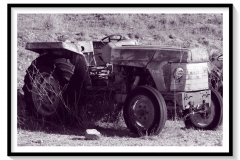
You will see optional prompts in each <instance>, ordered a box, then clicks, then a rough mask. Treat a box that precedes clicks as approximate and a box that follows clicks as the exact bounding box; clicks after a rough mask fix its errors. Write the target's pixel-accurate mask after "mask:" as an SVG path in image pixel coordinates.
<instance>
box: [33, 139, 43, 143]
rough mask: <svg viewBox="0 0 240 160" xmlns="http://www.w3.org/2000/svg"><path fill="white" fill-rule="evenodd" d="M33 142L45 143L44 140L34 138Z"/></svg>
mask: <svg viewBox="0 0 240 160" xmlns="http://www.w3.org/2000/svg"><path fill="white" fill-rule="evenodd" d="M32 143H39V144H41V143H43V140H33V141H32Z"/></svg>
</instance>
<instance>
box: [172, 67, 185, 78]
mask: <svg viewBox="0 0 240 160" xmlns="http://www.w3.org/2000/svg"><path fill="white" fill-rule="evenodd" d="M182 76H183V69H182V68H176V69H175V70H174V72H173V77H174V78H175V79H179V78H181V77H182Z"/></svg>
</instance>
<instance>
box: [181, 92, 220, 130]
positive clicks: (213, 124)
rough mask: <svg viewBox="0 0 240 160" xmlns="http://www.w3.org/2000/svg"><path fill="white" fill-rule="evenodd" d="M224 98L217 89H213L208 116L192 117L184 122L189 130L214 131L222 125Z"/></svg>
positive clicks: (194, 115) (197, 115)
mask: <svg viewBox="0 0 240 160" xmlns="http://www.w3.org/2000/svg"><path fill="white" fill-rule="evenodd" d="M222 101H223V100H222V96H221V95H220V93H218V92H217V91H216V90H215V89H213V88H212V89H211V106H210V107H209V109H208V110H207V116H204V115H203V114H204V113H196V114H192V115H190V117H189V118H187V119H186V120H185V121H184V122H185V125H186V127H187V128H190V127H192V128H196V129H205V130H214V129H216V128H217V127H218V126H219V125H221V124H222V118H223V111H222V108H223V102H222Z"/></svg>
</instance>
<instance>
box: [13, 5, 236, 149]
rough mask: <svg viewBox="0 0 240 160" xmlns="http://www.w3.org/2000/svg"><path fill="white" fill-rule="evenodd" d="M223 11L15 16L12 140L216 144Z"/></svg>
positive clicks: (21, 143)
mask: <svg viewBox="0 0 240 160" xmlns="http://www.w3.org/2000/svg"><path fill="white" fill-rule="evenodd" d="M227 7H228V6H227ZM142 9H144V8H142ZM229 14H230V13H229ZM223 17H224V13H222V12H217V13H216V12H213V13H208V12H207V13H202V12H200V13H188V12H186V13H175V12H172V13H164V12H163V13H161V11H159V13H156V12H153V13H151V10H149V12H147V13H145V12H142V13H141V12H136V13H131V12H126V13H122V12H119V13H118V12H116V13H108V12H107V11H105V13H104V12H103V13H102V12H100V13H91V12H89V13H67V12H66V13H64V11H63V12H62V13H50V12H46V13H18V14H16V17H15V19H16V21H17V26H15V27H16V34H14V35H12V37H15V36H17V37H15V38H16V40H15V41H16V42H17V46H16V47H17V48H16V51H17V52H16V53H14V52H11V53H12V54H15V57H16V58H17V70H16V78H17V85H16V87H17V88H16V89H15V88H14V89H15V90H17V92H16V91H15V92H16V94H17V102H16V104H17V106H13V105H12V106H11V108H12V110H13V107H15V109H14V110H16V112H15V113H16V115H13V114H12V115H11V116H12V117H16V128H17V129H16V131H15V132H14V133H16V135H15V137H16V138H15V140H16V147H17V148H20V150H21V149H24V147H33V146H34V147H41V148H45V147H49V146H51V147H59V148H61V147H73V146H74V147H75V148H76V147H85V146H88V147H99V146H104V147H115V146H118V147H122V146H126V147H143V146H144V147H150V146H151V147H168V148H171V147H180V148H181V147H191V148H193V150H194V151H192V152H194V153H198V152H199V153H200V152H201V150H199V151H198V150H195V149H194V147H206V148H207V147H219V148H220V147H223V146H224V141H223V139H224V138H223V135H224V134H223V133H224V130H225V131H226V132H228V134H227V135H229V129H227V128H228V127H229V126H228V127H227V128H226V126H224V124H228V125H229V124H230V123H229V115H228V114H229V112H225V113H224V107H225V106H224V105H225V103H223V101H224V100H223V99H224V98H225V97H224V96H225V94H223V91H224V92H225V91H227V92H230V91H229V84H228V83H226V82H225V83H224V82H223V79H224V78H223V77H224V76H223V70H224V69H223V62H224V61H225V59H224V57H225V55H224V54H228V56H229V55H230V54H232V53H229V49H228V48H227V51H228V53H223V52H224V42H223V41H224V36H223V33H224V30H223V29H224V28H223V26H224V18H223ZM227 25H229V24H227ZM230 25H231V24H230ZM227 33H229V31H227ZM230 36H232V35H230ZM225 43H229V42H225ZM228 46H231V45H229V44H228ZM224 63H225V64H226V67H227V68H228V70H229V62H227V63H226V62H224ZM14 69H16V68H14ZM227 78H228V76H227ZM229 78H232V77H229ZM224 80H225V79H224ZM228 82H229V80H228ZM230 90H231V88H230ZM226 96H229V95H226ZM228 99H229V97H228ZM225 102H226V101H225ZM226 104H227V105H229V104H228V103H226ZM226 107H227V109H229V108H231V107H232V106H226ZM225 109H226V108H225ZM230 114H231V113H230ZM225 116H226V117H225ZM224 119H225V120H226V123H223V120H224ZM224 127H225V128H224ZM230 132H231V131H230ZM228 143H231V142H229V141H228ZM228 145H229V144H228ZM88 149H90V148H88ZM160 149H161V148H160ZM160 149H159V152H157V153H161V150H160ZM57 150H58V149H56V150H55V151H57ZM90 150H91V149H90ZM170 150H171V149H170ZM149 151H150V152H151V149H149ZM26 152H28V151H26ZM70 152H71V151H70ZM90 152H91V151H90ZM92 152H98V150H93V151H92ZM105 152H108V151H107V150H106V151H105ZM115 152H118V151H116V150H115ZM119 152H121V151H119ZM133 152H134V151H133ZM143 152H148V151H146V150H145V151H143ZM171 152H178V151H176V150H174V151H171ZM185 152H186V151H185ZM187 152H188V151H187ZM213 152H214V151H213ZM216 152H217V151H216ZM79 153H81V151H79ZM226 153H229V152H226Z"/></svg>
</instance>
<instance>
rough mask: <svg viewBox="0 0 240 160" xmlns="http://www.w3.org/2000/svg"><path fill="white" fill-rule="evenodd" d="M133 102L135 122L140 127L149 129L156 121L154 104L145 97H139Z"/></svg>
mask: <svg viewBox="0 0 240 160" xmlns="http://www.w3.org/2000/svg"><path fill="white" fill-rule="evenodd" d="M133 102H134V103H133V106H132V111H133V113H134V117H133V121H135V123H137V124H138V125H139V126H140V127H143V128H149V127H150V126H151V125H152V123H153V120H154V107H153V104H152V102H151V101H150V100H149V99H148V98H147V97H145V96H138V97H136V98H135V100H134V101H133Z"/></svg>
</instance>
